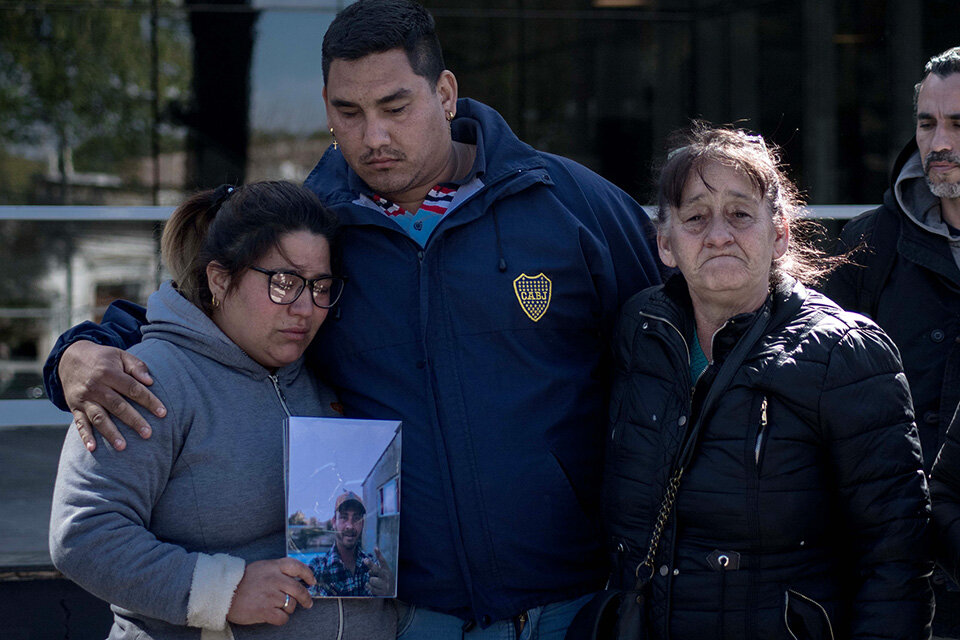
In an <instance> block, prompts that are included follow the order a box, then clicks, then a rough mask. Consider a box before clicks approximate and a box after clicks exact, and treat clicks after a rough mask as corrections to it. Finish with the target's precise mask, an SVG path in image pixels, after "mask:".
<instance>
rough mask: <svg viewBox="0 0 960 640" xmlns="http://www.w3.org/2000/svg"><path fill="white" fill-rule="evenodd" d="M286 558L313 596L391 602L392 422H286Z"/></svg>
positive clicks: (395, 532)
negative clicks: (309, 581)
mask: <svg viewBox="0 0 960 640" xmlns="http://www.w3.org/2000/svg"><path fill="white" fill-rule="evenodd" d="M286 426H287V428H286V429H285V431H286V433H287V442H286V449H285V451H286V455H285V462H286V482H287V484H286V495H287V504H286V510H285V512H286V516H287V555H288V556H289V557H291V558H295V559H297V560H300V561H301V562H303V563H304V564H306V565H307V566H308V567H310V569H311V570H312V571H313V575H314V577H315V578H316V580H317V584H316V585H315V586H313V587H311V588H310V593H311V595H313V597H315V598H332V597H339V598H392V597H394V596H396V593H397V555H398V552H399V545H400V504H401V486H402V485H401V478H400V443H401V438H400V435H401V434H400V422H398V421H390V420H352V419H348V418H298V417H294V418H289V419H288V420H287V425H286Z"/></svg>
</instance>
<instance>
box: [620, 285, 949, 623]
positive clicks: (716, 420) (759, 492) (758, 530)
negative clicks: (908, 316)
mask: <svg viewBox="0 0 960 640" xmlns="http://www.w3.org/2000/svg"><path fill="white" fill-rule="evenodd" d="M754 322H764V323H767V328H766V329H765V331H764V332H763V337H761V338H760V340H759V342H758V343H757V344H756V345H755V346H754V348H753V349H752V350H751V352H750V353H749V355H747V357H746V359H745V360H744V362H743V364H742V366H740V367H739V368H738V369H737V370H736V371H735V373H734V374H733V377H732V381H731V383H730V385H729V386H728V387H727V389H726V390H725V391H724V392H723V393H722V395H721V396H720V399H719V402H718V403H717V404H715V405H714V407H715V410H714V411H712V412H709V413H706V414H704V415H705V421H704V424H703V427H702V429H701V432H700V437H699V446H698V449H697V452H696V454H695V456H694V458H693V461H692V463H691V465H690V466H689V467H688V469H687V472H686V474H685V475H684V477H683V479H682V481H681V484H680V491H679V496H678V498H677V503H676V507H675V509H674V514H673V517H672V518H671V520H670V522H669V524H668V526H667V528H666V531H665V533H664V536H663V540H662V542H661V546H660V551H659V554H658V556H657V561H656V571H655V572H654V578H653V598H652V610H653V619H652V620H651V626H652V628H653V632H654V637H656V638H675V639H680V640H706V639H711V638H726V639H732V638H738V639H760V638H763V639H767V638H771V639H772V638H777V639H787V638H793V637H797V638H809V637H816V638H821V637H829V636H828V635H819V634H814V633H810V632H803V631H801V630H800V629H799V628H793V629H792V631H793V633H794V634H795V635H791V630H788V628H787V623H786V622H785V619H786V614H787V609H790V611H792V612H793V614H797V615H801V616H803V615H805V614H810V612H816V614H817V616H818V617H819V618H820V620H821V621H822V618H823V616H822V614H821V613H820V609H819V607H818V606H817V604H819V605H820V606H822V608H823V611H825V613H826V615H827V616H828V617H829V620H830V625H831V626H832V633H833V637H835V638H837V639H841V638H858V639H865V638H898V639H904V638H928V637H929V634H930V627H929V623H930V619H931V617H932V613H933V612H932V602H931V595H930V591H929V585H928V581H927V577H928V575H929V571H930V569H931V568H932V564H931V563H930V562H928V561H927V560H926V557H925V554H926V553H927V544H926V542H927V541H926V539H925V536H926V531H927V523H928V519H929V500H928V497H927V490H926V486H925V482H924V477H923V475H922V473H921V472H920V471H919V470H920V467H921V459H920V445H919V441H918V438H917V431H916V427H915V425H914V424H913V411H912V409H911V404H910V392H909V390H908V388H907V384H906V380H905V378H904V375H903V373H902V369H901V365H900V359H899V356H898V354H897V350H896V347H895V346H894V345H893V343H892V342H891V341H890V339H889V338H888V337H887V336H886V335H885V334H884V333H883V332H882V331H881V330H880V329H879V328H878V327H877V326H876V325H874V324H873V323H872V322H870V321H868V320H866V319H865V318H863V317H862V316H859V315H855V314H852V313H847V312H844V311H842V310H841V309H839V308H838V307H837V306H836V305H835V304H833V303H832V302H831V301H830V300H828V299H827V298H825V297H823V296H821V295H820V294H818V293H816V292H813V291H809V290H807V289H805V288H804V287H803V286H802V285H799V284H796V283H794V282H792V281H790V282H788V283H786V284H784V285H781V286H780V287H779V288H778V289H777V291H776V292H774V293H773V294H771V296H770V297H769V298H768V300H767V303H766V304H765V305H764V307H762V308H761V310H759V311H758V312H756V313H753V314H748V315H744V316H737V317H736V318H734V319H731V321H728V323H727V325H725V326H724V327H723V328H722V329H721V330H720V331H718V332H717V334H716V335H715V336H714V337H713V353H714V356H715V362H714V364H711V365H710V367H708V369H707V371H706V372H705V373H704V374H703V375H702V376H701V378H700V382H698V386H700V385H702V384H704V380H710V379H711V377H712V376H716V377H715V378H714V379H715V380H718V381H719V380H721V379H722V378H723V377H724V375H725V372H723V371H722V363H723V361H724V358H725V357H726V355H728V354H729V353H730V350H731V349H732V348H733V346H734V345H735V344H736V343H737V341H738V339H739V338H740V336H741V335H743V334H744V333H746V332H747V331H748V329H749V327H750V326H751V325H752V323H754ZM692 335H693V314H692V309H691V308H690V300H689V295H688V293H687V286H686V283H685V281H684V280H683V279H682V278H681V277H679V276H675V277H674V278H673V279H671V280H670V282H668V283H667V284H666V285H664V286H662V287H656V288H652V289H648V290H646V291H644V292H642V293H640V294H638V295H636V296H635V297H634V298H632V299H631V300H630V301H628V302H627V304H626V305H625V307H624V309H623V311H622V312H621V317H620V323H619V326H618V329H617V334H616V336H615V342H614V349H615V352H614V357H615V359H616V367H617V370H616V379H615V383H614V388H613V396H612V399H611V408H610V421H611V429H610V432H609V439H608V449H607V461H606V476H605V486H604V509H605V512H604V516H605V521H606V523H607V525H608V532H609V534H610V544H611V550H612V553H613V555H614V564H615V567H617V569H616V570H615V575H614V580H613V582H614V584H616V585H617V586H621V587H624V588H629V587H631V586H632V585H633V583H634V580H635V578H634V571H635V570H636V567H637V565H638V564H639V563H640V562H641V561H642V560H643V557H644V555H645V553H646V550H647V544H648V541H649V536H650V532H651V531H652V528H653V519H654V518H655V516H656V514H657V512H658V508H659V504H660V501H661V500H662V497H663V493H664V487H665V483H666V481H667V479H668V477H669V474H670V471H671V468H672V466H673V463H674V460H675V458H676V456H677V455H678V451H679V448H680V443H681V440H682V439H683V437H684V436H685V434H686V433H687V430H688V429H689V428H690V426H691V425H692V424H693V423H694V422H695V421H696V420H697V416H696V415H693V416H691V413H696V412H695V411H693V410H692V407H693V403H694V397H693V396H694V394H695V396H696V398H697V400H699V399H700V398H701V397H702V396H701V394H702V392H703V389H701V388H698V389H696V391H695V392H693V393H692V391H691V385H690V373H689V362H690V360H689V350H688V346H687V345H688V341H689V340H690V339H691V336H692ZM718 371H720V373H718ZM618 549H619V551H618ZM719 555H726V556H728V557H729V558H730V559H731V561H730V562H729V564H728V565H727V568H726V569H725V570H721V568H720V562H718V560H717V559H718V557H719ZM788 594H789V595H788ZM811 600H812V601H815V602H811ZM793 614H791V615H793ZM797 626H799V625H798V624H797V622H796V621H794V627H797ZM824 626H825V625H824Z"/></svg>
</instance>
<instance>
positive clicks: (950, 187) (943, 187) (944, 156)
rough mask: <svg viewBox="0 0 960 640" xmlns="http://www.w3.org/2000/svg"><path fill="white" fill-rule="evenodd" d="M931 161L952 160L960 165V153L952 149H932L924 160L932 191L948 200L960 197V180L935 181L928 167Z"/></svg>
mask: <svg viewBox="0 0 960 640" xmlns="http://www.w3.org/2000/svg"><path fill="white" fill-rule="evenodd" d="M931 162H952V163H953V164H955V165H960V155H958V154H955V153H952V152H950V151H931V152H930V153H928V154H927V157H926V158H925V159H924V161H923V175H924V177H925V178H926V179H927V186H928V187H930V193H932V194H933V195H935V196H937V197H938V198H946V199H947V200H956V199H957V198H960V182H933V181H932V180H930V171H929V169H928V167H929V166H930V163H931Z"/></svg>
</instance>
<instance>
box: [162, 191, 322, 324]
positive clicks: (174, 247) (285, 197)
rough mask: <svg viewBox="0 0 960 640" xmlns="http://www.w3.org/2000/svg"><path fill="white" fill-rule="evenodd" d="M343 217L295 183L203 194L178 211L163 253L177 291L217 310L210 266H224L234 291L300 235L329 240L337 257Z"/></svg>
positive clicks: (170, 223)
mask: <svg viewBox="0 0 960 640" xmlns="http://www.w3.org/2000/svg"><path fill="white" fill-rule="evenodd" d="M336 230H337V217H336V214H334V213H333V212H332V211H330V210H329V209H327V208H326V207H325V206H323V204H321V203H320V199H319V198H317V196H316V194H314V193H313V192H311V191H309V190H307V189H305V188H303V187H301V186H299V185H296V184H293V183H291V182H279V181H278V182H253V183H251V184H248V185H246V186H242V187H236V188H233V187H228V186H226V185H224V186H223V187H219V188H218V189H215V190H210V191H202V192H200V193H197V194H196V195H194V196H192V197H191V198H189V199H188V200H187V201H186V202H184V203H183V204H181V205H180V206H179V207H177V210H176V211H174V212H173V215H171V216H170V219H169V220H168V221H167V224H166V226H165V227H164V229H163V237H162V238H161V240H160V251H161V254H162V255H163V262H164V265H166V267H167V270H168V271H170V273H171V275H172V276H173V281H174V283H175V284H176V287H177V290H178V291H179V292H180V294H181V295H182V296H183V297H185V298H186V299H187V300H189V301H190V302H192V303H193V304H195V305H196V306H198V307H199V308H200V309H202V310H203V311H204V312H205V313H206V314H208V315H209V314H210V313H211V311H212V304H211V299H212V293H211V291H210V286H209V284H208V283H207V265H208V264H209V263H210V262H212V261H216V262H218V263H219V264H220V265H221V266H222V267H223V268H224V269H225V270H226V271H227V273H228V274H229V275H230V288H231V289H232V288H233V287H235V286H236V285H237V284H239V279H238V278H237V277H236V276H237V275H239V274H240V273H241V272H243V271H244V270H245V269H246V268H247V267H249V266H250V265H252V264H253V263H254V262H256V261H257V260H258V259H259V258H261V257H262V256H263V255H265V254H266V253H267V252H268V251H270V249H271V248H272V247H276V246H278V244H279V242H280V238H281V237H282V236H283V235H284V234H287V233H291V232H294V231H309V232H310V233H315V234H318V235H321V236H323V237H324V238H326V239H327V242H328V243H330V245H331V246H330V249H331V252H332V251H333V242H334V238H335V234H336Z"/></svg>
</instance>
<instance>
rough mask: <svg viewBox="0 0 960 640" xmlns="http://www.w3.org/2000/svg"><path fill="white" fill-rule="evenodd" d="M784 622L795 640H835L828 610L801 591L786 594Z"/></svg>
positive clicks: (790, 590)
mask: <svg viewBox="0 0 960 640" xmlns="http://www.w3.org/2000/svg"><path fill="white" fill-rule="evenodd" d="M783 621H784V623H785V624H786V627H787V633H789V634H790V636H789V637H790V638H792V639H793V640H834V637H833V625H832V624H830V616H829V615H828V614H827V610H826V609H824V608H823V606H822V605H821V604H820V603H819V602H817V601H816V600H814V599H812V598H808V597H807V596H805V595H803V594H802V593H800V592H799V591H794V590H793V589H787V590H786V591H785V592H784V601H783Z"/></svg>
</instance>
